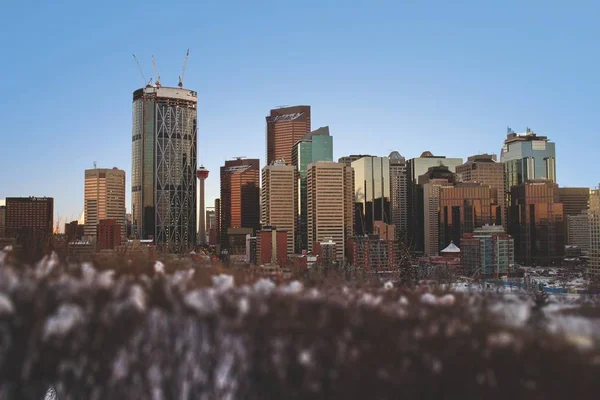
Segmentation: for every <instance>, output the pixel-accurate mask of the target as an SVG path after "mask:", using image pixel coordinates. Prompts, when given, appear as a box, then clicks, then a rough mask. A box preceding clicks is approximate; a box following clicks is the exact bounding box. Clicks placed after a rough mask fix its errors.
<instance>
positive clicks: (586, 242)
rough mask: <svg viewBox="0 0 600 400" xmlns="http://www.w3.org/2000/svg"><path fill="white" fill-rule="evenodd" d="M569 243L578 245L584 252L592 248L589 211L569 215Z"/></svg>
mask: <svg viewBox="0 0 600 400" xmlns="http://www.w3.org/2000/svg"><path fill="white" fill-rule="evenodd" d="M566 218H567V223H566V225H567V245H569V246H577V247H578V248H579V250H581V252H583V253H587V252H588V250H589V248H590V221H589V216H588V213H587V212H586V213H585V214H584V213H582V214H579V215H567V217H566Z"/></svg>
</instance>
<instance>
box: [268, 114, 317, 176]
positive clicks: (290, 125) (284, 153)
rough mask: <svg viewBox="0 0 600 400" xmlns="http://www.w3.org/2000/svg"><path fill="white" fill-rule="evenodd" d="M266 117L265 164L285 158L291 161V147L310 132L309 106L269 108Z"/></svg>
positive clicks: (288, 161) (289, 162)
mask: <svg viewBox="0 0 600 400" xmlns="http://www.w3.org/2000/svg"><path fill="white" fill-rule="evenodd" d="M266 119H267V165H270V164H271V163H272V162H273V161H279V160H285V163H286V164H291V163H292V148H293V147H294V145H295V144H296V143H297V142H298V141H299V140H301V139H302V138H303V137H304V136H305V135H307V134H308V133H310V131H311V129H310V106H294V107H282V108H277V109H274V110H271V113H270V115H269V116H267V117H266Z"/></svg>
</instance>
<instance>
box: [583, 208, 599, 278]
mask: <svg viewBox="0 0 600 400" xmlns="http://www.w3.org/2000/svg"><path fill="white" fill-rule="evenodd" d="M589 225H590V242H589V243H590V247H589V256H590V260H589V262H588V267H587V269H586V272H587V273H588V274H589V275H591V276H593V277H595V278H598V277H600V212H595V211H590V215H589Z"/></svg>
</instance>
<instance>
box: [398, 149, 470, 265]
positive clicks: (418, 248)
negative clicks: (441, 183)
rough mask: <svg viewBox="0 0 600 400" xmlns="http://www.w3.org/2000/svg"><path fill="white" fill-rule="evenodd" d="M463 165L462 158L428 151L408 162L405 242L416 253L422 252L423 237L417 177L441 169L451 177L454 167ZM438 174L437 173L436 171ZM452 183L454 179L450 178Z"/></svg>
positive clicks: (419, 187)
mask: <svg viewBox="0 0 600 400" xmlns="http://www.w3.org/2000/svg"><path fill="white" fill-rule="evenodd" d="M462 163H463V160H462V158H446V157H444V156H434V155H433V154H432V153H431V152H430V151H425V152H423V153H422V154H421V156H420V157H416V158H412V159H410V160H408V162H407V165H406V173H407V176H408V182H407V186H408V191H407V218H408V229H407V242H408V244H409V245H410V247H411V248H412V249H413V250H414V251H415V252H417V253H421V252H424V236H423V233H424V231H423V220H424V211H423V204H424V203H423V187H422V186H420V185H419V177H421V176H423V175H425V174H427V173H428V172H429V170H430V168H433V167H443V168H446V170H447V173H449V174H450V175H452V174H453V173H454V172H456V167H457V166H459V165H461V164H462ZM438 172H439V171H438ZM452 182H454V177H452Z"/></svg>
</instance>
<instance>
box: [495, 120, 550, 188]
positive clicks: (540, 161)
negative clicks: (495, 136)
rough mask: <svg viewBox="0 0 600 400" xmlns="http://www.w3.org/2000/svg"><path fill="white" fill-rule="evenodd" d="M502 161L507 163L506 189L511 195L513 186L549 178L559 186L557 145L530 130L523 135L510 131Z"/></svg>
mask: <svg viewBox="0 0 600 400" xmlns="http://www.w3.org/2000/svg"><path fill="white" fill-rule="evenodd" d="M500 162H501V163H503V164H504V168H505V190H506V192H507V193H509V194H510V192H511V190H512V187H513V186H519V185H521V184H522V183H523V182H525V181H531V180H536V179H546V180H549V181H551V182H555V183H556V154H555V146H554V143H553V142H550V141H549V140H548V138H547V137H546V136H538V135H536V134H535V133H534V132H533V131H532V130H531V129H529V128H527V130H526V132H525V133H521V134H519V133H515V132H513V131H512V130H511V129H510V128H508V132H507V136H506V140H505V141H504V146H503V147H502V152H501V154H500Z"/></svg>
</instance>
